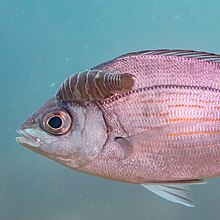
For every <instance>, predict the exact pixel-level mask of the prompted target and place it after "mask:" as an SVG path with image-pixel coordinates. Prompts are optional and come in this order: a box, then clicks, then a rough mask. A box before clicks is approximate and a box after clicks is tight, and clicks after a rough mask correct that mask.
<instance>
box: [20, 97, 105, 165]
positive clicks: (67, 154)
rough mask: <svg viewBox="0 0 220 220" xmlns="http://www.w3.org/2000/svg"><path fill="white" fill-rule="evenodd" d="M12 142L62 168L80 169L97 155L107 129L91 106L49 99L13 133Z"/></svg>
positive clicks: (98, 112) (101, 117) (96, 107)
mask: <svg viewBox="0 0 220 220" xmlns="http://www.w3.org/2000/svg"><path fill="white" fill-rule="evenodd" d="M17 132H18V133H19V134H20V137H17V138H16V141H17V142H18V143H19V144H21V145H23V146H25V147H27V148H29V149H30V150H32V151H34V152H37V153H39V154H42V155H44V156H46V157H48V158H51V159H53V160H55V161H57V162H59V163H62V164H64V165H65V166H68V167H71V168H74V169H80V167H82V166H85V165H87V164H88V163H90V162H91V161H92V160H94V159H95V158H96V157H97V155H99V154H100V152H101V150H102V148H103V146H104V144H105V142H106V139H107V128H106V124H105V121H104V118H103V114H102V111H101V110H100V109H99V107H98V106H97V105H96V104H95V103H76V102H70V101H62V100H58V99H56V98H51V99H50V100H48V101H47V102H46V103H45V104H43V105H42V106H41V107H40V108H39V109H38V110H36V111H35V112H34V113H33V114H32V115H31V116H29V117H28V119H27V120H26V121H25V122H24V124H23V125H22V126H21V127H20V128H19V129H18V131H17Z"/></svg>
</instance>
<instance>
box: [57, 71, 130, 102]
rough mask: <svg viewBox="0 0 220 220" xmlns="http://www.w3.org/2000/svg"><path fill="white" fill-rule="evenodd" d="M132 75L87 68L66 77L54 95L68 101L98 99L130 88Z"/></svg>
mask: <svg viewBox="0 0 220 220" xmlns="http://www.w3.org/2000/svg"><path fill="white" fill-rule="evenodd" d="M133 77H134V76H133V75H132V74H129V73H124V74H119V73H114V72H110V71H104V70H88V71H85V72H83V73H77V74H74V75H72V76H70V77H69V78H68V79H66V80H65V81H64V82H63V84H62V85H61V87H60V88H59V90H58V91H57V94H56V97H57V98H58V99H62V100H70V101H81V102H85V101H100V100H103V99H105V98H108V97H110V96H112V95H113V94H116V93H123V92H126V91H128V90H131V89H132V87H133V85H134V79H133Z"/></svg>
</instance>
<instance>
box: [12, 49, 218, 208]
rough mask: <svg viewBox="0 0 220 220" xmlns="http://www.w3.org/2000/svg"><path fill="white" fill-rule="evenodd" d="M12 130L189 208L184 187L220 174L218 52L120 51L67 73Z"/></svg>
mask: <svg viewBox="0 0 220 220" xmlns="http://www.w3.org/2000/svg"><path fill="white" fill-rule="evenodd" d="M18 133H19V134H20V135H21V137H17V139H16V140H17V142H18V143H20V144H21V145H23V146H25V147H27V148H29V149H31V150H33V151H35V152H37V153H39V154H42V155H44V156H46V157H48V158H51V159H53V160H55V161H57V162H59V163H61V164H63V165H65V166H67V167H70V168H72V169H74V170H77V171H81V172H85V173H89V174H92V175H95V176H99V177H104V178H108V179H112V180H116V181H122V182H127V183H135V184H141V185H142V186H144V187H145V188H147V189H149V190H151V191H153V192H154V193H156V194H158V195H160V196H162V197H164V198H166V199H168V200H170V201H172V202H177V203H180V204H184V205H186V206H193V199H192V194H191V191H190V188H189V185H190V184H201V183H205V181H204V179H207V178H212V177H217V176H220V56H219V55H215V54H210V53H205V52H196V51H186V50H153V51H143V52H136V53H129V54H125V55H123V56H120V57H118V58H115V59H113V60H111V61H108V62H106V63H103V64H100V65H98V66H96V67H94V68H92V69H90V70H87V71H85V72H83V73H78V74H75V75H72V76H70V77H69V78H68V79H67V80H65V81H64V83H63V84H62V85H61V86H60V88H59V89H58V91H57V93H56V95H55V96H54V97H53V98H51V99H50V100H49V101H47V102H46V103H45V104H44V105H43V106H42V107H40V108H39V109H38V110H37V111H36V112H34V113H33V114H32V115H31V116H30V117H29V118H28V119H27V121H26V122H25V123H24V124H23V125H22V126H21V127H20V129H19V130H18Z"/></svg>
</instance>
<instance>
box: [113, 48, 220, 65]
mask: <svg viewBox="0 0 220 220" xmlns="http://www.w3.org/2000/svg"><path fill="white" fill-rule="evenodd" d="M141 55H144V56H145V55H146V56H148V55H149V56H177V57H185V58H193V59H199V60H205V61H209V62H214V63H220V55H218V54H214V53H206V52H202V51H194V50H168V49H161V50H145V51H140V52H132V53H127V54H124V55H121V56H119V57H117V58H115V59H121V58H124V57H129V56H141Z"/></svg>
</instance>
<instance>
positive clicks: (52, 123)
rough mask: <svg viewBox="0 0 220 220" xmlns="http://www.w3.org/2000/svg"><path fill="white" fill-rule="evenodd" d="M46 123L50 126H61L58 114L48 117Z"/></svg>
mask: <svg viewBox="0 0 220 220" xmlns="http://www.w3.org/2000/svg"><path fill="white" fill-rule="evenodd" d="M48 124H49V125H50V127H51V128H54V129H58V128H60V127H61V126H62V119H61V118H60V117H58V116H54V117H52V118H50V120H49V121H48Z"/></svg>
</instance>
